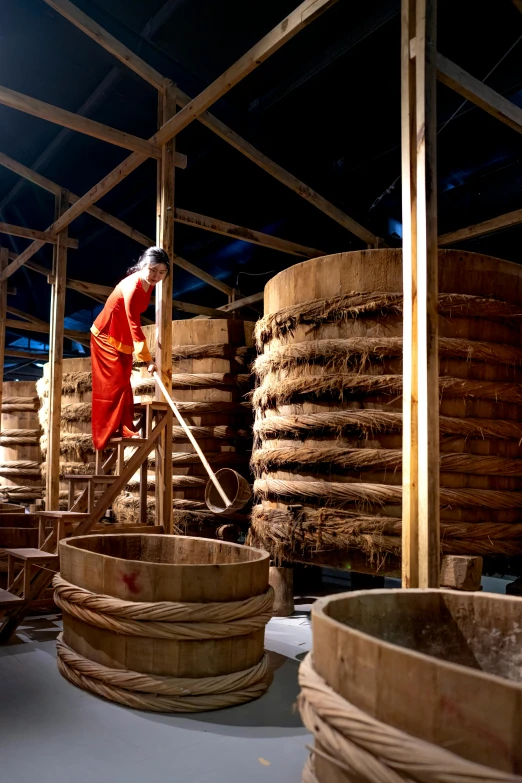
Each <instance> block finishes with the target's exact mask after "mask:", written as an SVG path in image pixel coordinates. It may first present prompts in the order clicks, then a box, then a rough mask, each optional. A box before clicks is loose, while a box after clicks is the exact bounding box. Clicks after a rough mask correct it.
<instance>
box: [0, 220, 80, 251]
mask: <svg viewBox="0 0 522 783" xmlns="http://www.w3.org/2000/svg"><path fill="white" fill-rule="evenodd" d="M0 234H9V235H10V236H14V237H23V238H24V239H43V241H44V242H49V243H50V244H51V245H55V244H56V242H57V239H56V236H54V235H53V234H50V233H49V232H48V231H38V230H37V229H36V228H26V227H25V226H13V225H12V224H11V223H0ZM67 247H71V248H73V249H74V250H77V249H78V240H77V239H69V240H68V241H67Z"/></svg>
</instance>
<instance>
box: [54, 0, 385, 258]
mask: <svg viewBox="0 0 522 783" xmlns="http://www.w3.org/2000/svg"><path fill="white" fill-rule="evenodd" d="M45 2H46V3H47V4H48V5H50V6H51V7H52V8H54V9H55V11H57V12H58V13H60V14H61V15H62V16H64V17H65V18H66V19H68V20H69V21H70V22H71V23H72V24H74V25H75V26H76V27H78V28H79V29H80V30H82V31H83V32H84V33H85V34H86V35H88V36H89V37H90V38H92V39H93V40H95V41H96V42H97V43H98V44H99V45H100V46H102V47H103V48H104V49H105V50H106V51H108V52H110V53H111V54H112V55H113V56H114V57H116V58H117V59H118V60H119V61H120V62H121V63H123V64H124V65H127V66H128V67H129V68H130V69H131V70H133V71H134V73H137V74H138V75H139V76H141V77H142V78H143V79H146V80H147V81H148V82H149V83H150V84H153V85H154V86H155V87H156V88H157V89H158V90H165V85H166V84H167V83H168V79H165V77H163V76H162V75H161V74H160V73H158V71H155V70H154V69H153V68H151V66H150V65H148V64H147V63H146V62H145V61H144V60H142V59H141V58H140V57H138V56H137V55H136V54H134V52H132V51H131V50H130V49H128V48H127V47H126V46H124V45H123V44H122V43H120V42H119V41H118V40H117V39H116V38H114V36H112V35H110V33H108V32H107V31H106V30H104V29H103V27H101V26H100V25H99V24H97V22H94V21H93V20H92V19H90V18H89V17H88V16H87V15H86V14H84V13H83V12H82V11H80V10H79V9H77V8H76V6H74V5H73V4H72V3H70V2H69V0H45ZM314 5H317V6H320V5H322V4H320V3H314V2H313V0H311V1H310V2H307V3H304V4H303V5H302V6H299V8H298V9H296V10H295V11H294V15H296V14H298V12H299V11H300V9H301V13H302V14H303V17H306V16H307V14H309V13H310V12H313V11H314ZM305 6H306V7H305ZM324 10H326V9H325V8H322V9H321V8H318V11H319V12H322V11H324ZM288 18H290V17H288ZM286 21H287V20H284V22H282V23H281V26H282V25H283V24H285V23H286ZM309 21H311V20H309ZM275 30H276V31H277V28H275ZM273 32H274V31H273ZM263 40H264V39H263ZM251 51H253V50H251ZM245 56H246V55H245ZM238 62H239V61H238ZM259 62H261V61H258V62H256V63H255V65H254V67H255V66H256V65H258V64H259ZM230 70H231V69H230ZM226 73H228V71H227V72H226ZM241 78H242V77H241ZM176 102H177V104H178V106H180V107H181V108H185V107H186V106H187V105H188V104H190V103H192V98H190V96H189V95H187V94H186V93H184V92H183V91H182V90H180V89H179V87H177V94H176ZM195 119H197V120H198V121H199V122H201V123H202V125H204V126H205V127H206V128H208V129H209V130H211V131H212V133H215V134H216V135H217V136H219V138H220V139H222V140H223V141H225V142H226V143H227V144H229V145H230V146H232V147H233V148H234V149H235V150H237V151H238V152H240V153H241V154H242V155H244V156H245V157H246V158H248V160H250V161H251V162H252V163H254V164H255V165H256V166H259V167H260V168H261V169H263V171H266V173H267V174H270V176H272V177H274V178H275V179H277V180H278V181H279V182H281V183H282V184H283V185H285V186H286V187H288V188H290V190H292V191H293V192H294V193H296V194H297V195H298V196H301V198H304V199H305V200H306V201H308V202H309V203H310V204H312V205H313V206H314V207H316V208H317V209H319V210H320V211H321V212H323V213H324V214H325V215H327V216H328V217H330V218H331V219H332V220H335V221H336V222H337V223H339V224H340V225H341V226H343V228H345V229H346V230H347V231H350V233H352V234H354V235H355V236H357V237H359V239H361V240H362V241H363V242H365V243H366V244H368V245H371V246H372V247H377V246H381V247H384V246H385V243H384V242H383V240H382V239H380V238H379V237H377V236H376V235H375V234H373V233H372V232H371V231H369V230H368V229H366V228H365V227H364V226H361V225H360V223H358V222H357V221H356V220H354V219H353V218H351V217H349V216H348V215H346V214H345V213H344V212H343V211H342V210H341V209H339V207H336V206H335V205H334V204H332V203H331V202H330V201H328V200H327V199H325V198H323V196H321V195H319V193H317V192H316V191H315V190H313V188H310V187H309V186H308V185H306V184H305V183H304V182H301V180H300V179H298V178H297V177H294V175H293V174H290V173H289V172H288V171H286V170H285V169H284V168H283V167H282V166H280V165H279V164H278V163H275V162H274V161H273V160H271V159H270V158H268V157H267V156H266V155H263V153H262V152H260V151H259V150H258V149H256V148H255V147H254V146H253V145H252V144H250V143H249V142H248V141H245V139H243V138H242V137H241V136H240V135H239V134H237V133H235V131H233V130H232V129H231V128H229V127H228V126H227V125H225V123H224V122H221V120H218V119H217V117H214V116H213V115H212V114H209V112H208V111H204V112H203V113H202V114H200V116H198V117H196V118H195ZM296 255H297V254H296Z"/></svg>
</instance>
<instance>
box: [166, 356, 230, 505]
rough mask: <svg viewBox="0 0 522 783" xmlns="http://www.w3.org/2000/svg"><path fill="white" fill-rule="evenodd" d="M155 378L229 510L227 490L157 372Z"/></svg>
mask: <svg viewBox="0 0 522 783" xmlns="http://www.w3.org/2000/svg"><path fill="white" fill-rule="evenodd" d="M154 378H155V380H156V383H157V384H158V386H159V388H160V389H161V391H162V392H163V396H164V397H165V399H166V401H167V402H168V404H169V405H170V407H171V408H172V412H173V414H174V416H175V417H176V419H177V420H178V422H179V423H180V425H181V426H182V428H183V429H184V431H185V435H186V436H187V438H188V439H189V441H190V442H191V443H192V445H193V446H194V449H195V451H196V454H197V455H198V457H199V458H200V460H201V462H202V463H203V467H204V468H205V470H206V471H207V473H208V477H209V478H210V480H211V482H212V483H213V484H214V486H215V488H216V489H217V491H218V492H219V495H220V497H221V499H222V501H223V503H224V504H225V506H226V507H227V508H229V507H230V506H231V505H232V503H231V501H230V500H229V498H228V497H227V495H226V492H225V490H224V489H223V487H222V486H221V484H220V483H219V480H218V478H217V476H216V474H215V473H214V471H213V470H212V468H211V467H210V463H209V461H208V460H207V458H206V457H205V455H204V454H203V452H202V451H201V447H200V445H199V443H198V442H197V440H196V439H195V437H194V435H193V434H192V433H191V431H190V430H189V428H188V427H187V425H186V423H185V420H184V418H183V416H182V415H181V413H180V412H179V410H178V406H177V405H176V403H175V402H174V400H173V399H172V397H171V396H170V394H169V393H168V392H167V390H166V388H165V386H164V385H163V382H162V380H161V378H160V377H159V375H158V373H157V372H155V373H154Z"/></svg>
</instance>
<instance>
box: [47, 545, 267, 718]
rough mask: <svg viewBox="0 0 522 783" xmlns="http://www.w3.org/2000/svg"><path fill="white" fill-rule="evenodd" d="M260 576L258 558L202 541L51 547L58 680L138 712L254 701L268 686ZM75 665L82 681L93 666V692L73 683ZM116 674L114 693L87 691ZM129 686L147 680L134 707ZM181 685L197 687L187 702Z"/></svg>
mask: <svg viewBox="0 0 522 783" xmlns="http://www.w3.org/2000/svg"><path fill="white" fill-rule="evenodd" d="M268 568H269V558H268V554H267V553H266V552H262V551H260V550H256V549H251V548H249V547H242V546H239V545H237V544H229V543H223V542H218V541H213V540H209V539H201V538H190V537H189V538H186V537H182V536H164V535H132V534H130V535H127V534H125V535H103V536H99V535H91V536H82V537H77V538H69V539H65V540H63V541H61V542H60V574H61V575H60V577H59V578H58V579H57V580H55V587H56V593H55V600H56V602H57V604H58V606H59V607H60V608H61V609H62V611H63V612H64V617H63V627H64V631H63V641H62V642H61V644H62V648H59V653H60V661H61V663H60V666H61V671H62V673H63V674H64V675H65V676H67V677H68V678H69V679H71V680H72V681H73V682H74V683H75V684H77V685H80V687H84V688H86V689H87V690H93V691H94V692H98V693H100V695H105V696H106V697H107V698H111V699H113V700H115V701H120V702H121V703H124V704H127V705H129V706H138V707H141V708H143V709H152V710H161V711H178V710H179V711H196V710H199V709H217V708H219V707H223V706H230V705H231V704H234V703H241V701H248V700H250V699H252V698H256V697H257V696H259V695H261V693H263V692H264V691H265V690H266V688H267V687H268V684H269V679H268V674H267V667H266V656H265V655H264V650H263V644H264V627H265V624H266V623H267V622H268V620H269V619H270V616H271V609H272V593H271V590H269V588H268ZM108 597H109V598H108ZM128 618H132V619H131V620H129V619H128ZM71 655H72V656H73V658H74V661H75V663H74V665H73V666H68V665H67V663H66V659H67V656H71ZM78 656H79V657H80V659H81V661H80V662H78ZM69 660H70V658H69ZM85 661H88V662H89V663H88V665H90V666H91V670H90V671H91V674H92V667H93V666H94V668H95V669H96V671H97V674H94V675H93V676H94V685H93V681H92V680H93V677H92V676H90V677H87V678H83V675H82V671H83V670H82V665H83V666H85ZM82 662H83V664H82ZM100 672H101V674H100ZM118 672H120V673H121V672H127V675H129V674H130V675H132V677H131V678H130V679H129V680H128V681H127V680H125V675H124V680H123V681H124V682H125V684H124V685H123V687H118V688H117V689H116V690H114V689H112V690H107V691H103V690H102V691H99V690H98V691H97V690H96V684H98V685H99V679H100V678H101V679H102V680H103V681H104V683H105V685H107V684H111V683H112V684H114V682H115V679H114V678H115V677H116V678H117V676H118V674H117V673H118ZM115 673H116V674H115ZM136 673H138V674H137V675H136ZM136 676H137V677H138V680H139V679H140V677H142V676H143V677H146V678H147V687H146V688H145V694H144V697H143V699H144V700H143V701H141V702H140V694H139V690H140V689H139V687H137V686H136V680H135V679H133V678H135V677H136ZM143 677H142V678H143ZM96 678H98V679H96ZM165 678H170V680H169V683H168V684H169V685H170V686H172V687H174V686H173V681H174V680H176V683H177V684H176V685H175V687H174V691H172V688H171V696H172V697H174V696H175V697H177V700H176V698H174V699H172V698H170V697H169V690H168V689H167V690H165V683H166V680H165ZM180 678H181V679H180ZM216 678H217V684H216ZM242 678H243V679H245V682H246V685H245V684H244V683H243V684H241V681H242ZM249 678H250V680H251V681H249ZM189 679H190V680H194V679H197V680H198V681H199V685H198V688H196V692H195V694H194V695H192V691H193V690H194V688H193V687H192V686H190V683H189ZM118 683H119V685H121V681H118ZM207 684H208V686H209V687H210V691H207V690H206V686H207ZM218 686H219V687H218ZM134 688H136V691H138V692H136V691H135V690H134ZM191 688H192V690H191ZM183 689H185V693H183ZM213 689H217V690H213ZM213 693H215V694H216V695H214V696H213V695H212V694H213ZM162 694H167V696H165V697H164V696H163V695H162ZM187 694H188V695H187ZM185 696H186V698H185ZM218 697H219V698H218ZM169 698H170V701H169ZM165 699H166V701H165Z"/></svg>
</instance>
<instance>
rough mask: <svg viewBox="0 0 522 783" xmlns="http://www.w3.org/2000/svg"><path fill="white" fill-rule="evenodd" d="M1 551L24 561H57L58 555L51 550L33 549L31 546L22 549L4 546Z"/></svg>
mask: <svg viewBox="0 0 522 783" xmlns="http://www.w3.org/2000/svg"><path fill="white" fill-rule="evenodd" d="M2 552H5V554H6V555H9V556H10V557H14V558H15V559H16V560H23V561H24V562H25V563H36V564H37V563H58V561H59V559H60V558H59V557H58V555H55V554H53V553H52V552H42V550H41V549H34V548H33V547H25V548H23V549H11V548H8V547H4V548H3V549H2Z"/></svg>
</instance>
